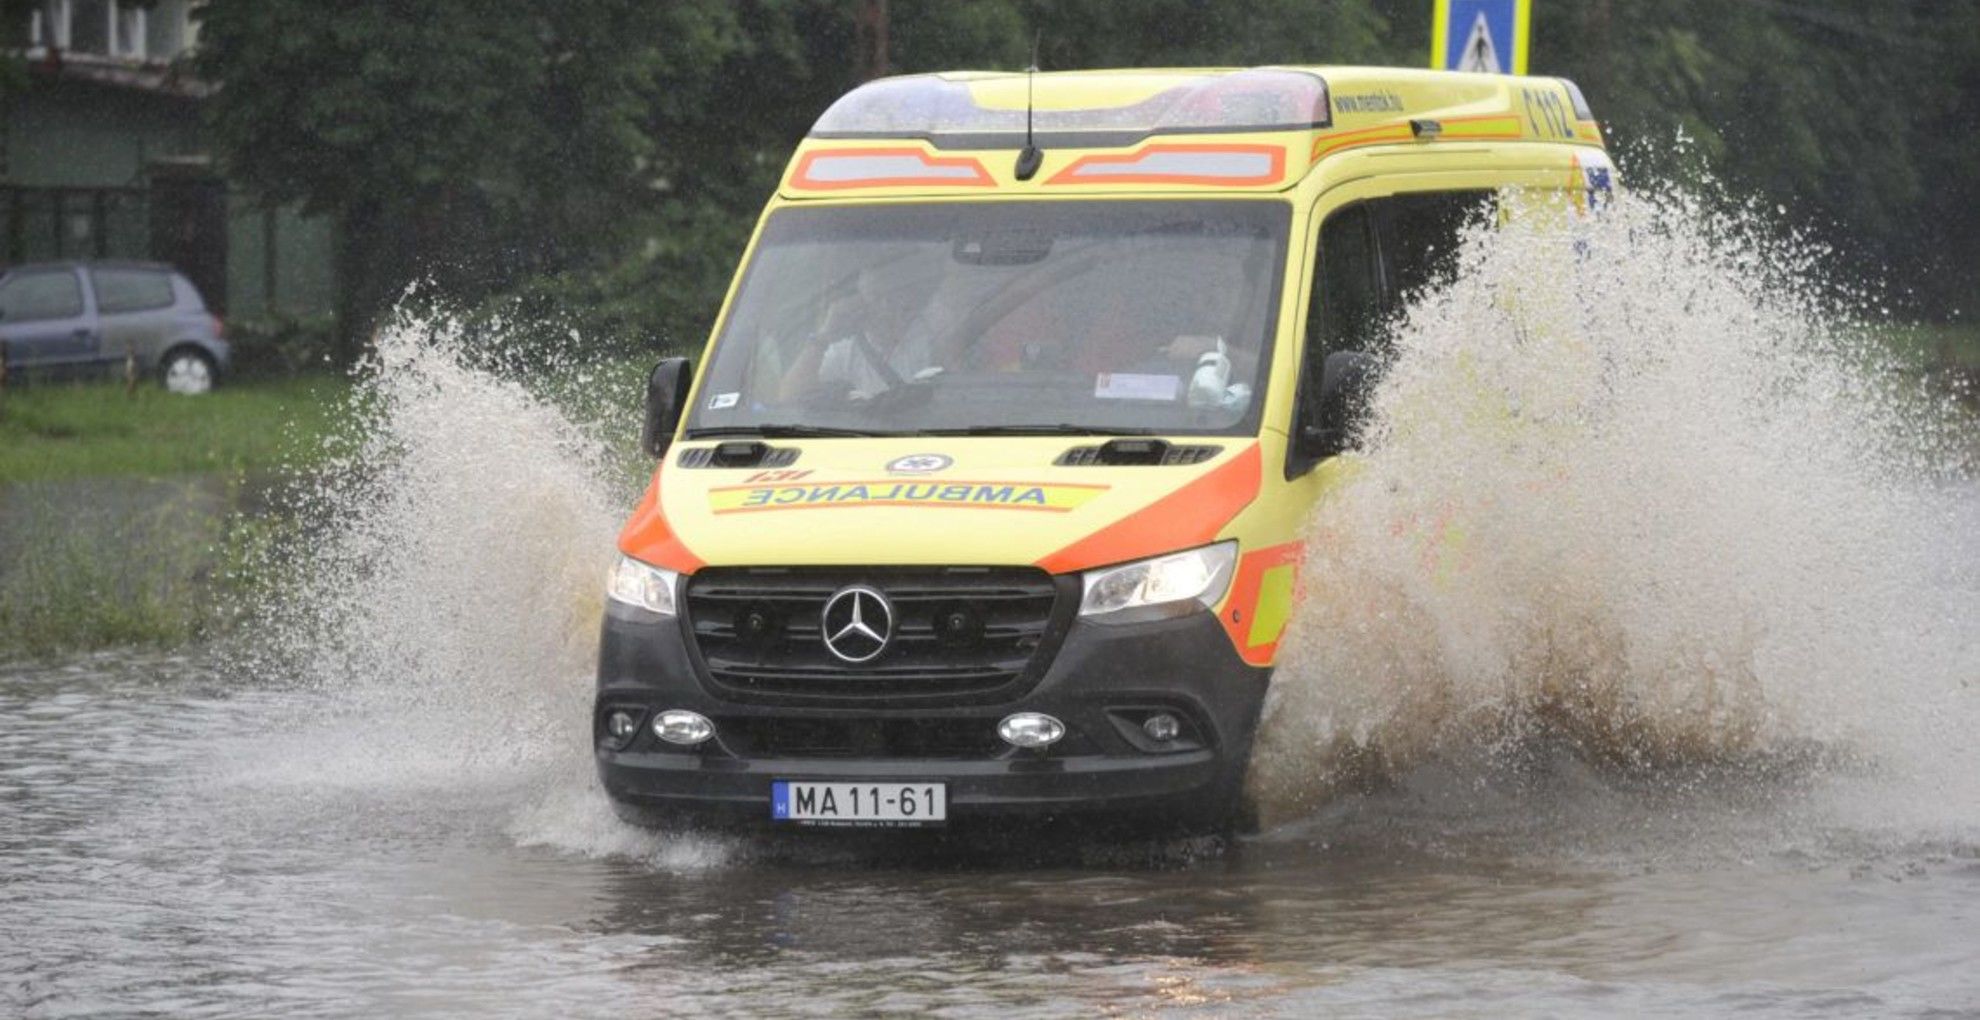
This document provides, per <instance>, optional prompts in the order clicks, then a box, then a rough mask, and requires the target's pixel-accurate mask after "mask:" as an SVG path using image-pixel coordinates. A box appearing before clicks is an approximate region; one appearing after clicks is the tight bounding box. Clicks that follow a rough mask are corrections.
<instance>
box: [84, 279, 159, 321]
mask: <svg viewBox="0 0 1980 1020" xmlns="http://www.w3.org/2000/svg"><path fill="white" fill-rule="evenodd" d="M89 278H90V280H91V281H92V282H94V283H95V284H96V310H97V311H99V312H102V313H103V314H105V315H113V314H116V313H118V312H142V311H145V310H147V309H152V308H166V307H169V306H170V305H171V304H172V278H171V277H170V276H168V275H166V274H165V273H162V272H159V271H158V270H155V269H92V270H90V271H89Z"/></svg>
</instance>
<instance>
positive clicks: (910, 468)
mask: <svg viewBox="0 0 1980 1020" xmlns="http://www.w3.org/2000/svg"><path fill="white" fill-rule="evenodd" d="M955 462H956V461H955V458H953V457H950V456H948V455H947V454H941V453H910V454H908V455H907V456H905V457H895V458H894V459H893V460H890V461H888V462H887V470H888V471H889V472H890V473H893V474H900V475H925V474H932V473H933V472H936V471H940V470H942V469H943V468H946V467H948V466H949V465H951V464H954V463H955Z"/></svg>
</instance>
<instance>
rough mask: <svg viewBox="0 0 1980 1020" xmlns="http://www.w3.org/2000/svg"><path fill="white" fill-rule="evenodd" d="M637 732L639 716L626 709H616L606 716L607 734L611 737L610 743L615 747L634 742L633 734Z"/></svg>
mask: <svg viewBox="0 0 1980 1020" xmlns="http://www.w3.org/2000/svg"><path fill="white" fill-rule="evenodd" d="M637 732H639V717H638V716H636V715H634V714H632V713H631V712H628V711H626V710H625V709H616V710H614V711H613V712H612V714H611V715H608V716H606V717H605V735H606V736H607V737H609V738H611V739H610V743H611V745H612V747H613V748H615V749H616V748H621V747H624V746H626V745H627V744H630V743H632V738H633V734H634V733H637Z"/></svg>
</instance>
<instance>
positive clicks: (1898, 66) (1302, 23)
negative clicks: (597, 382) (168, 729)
mask: <svg viewBox="0 0 1980 1020" xmlns="http://www.w3.org/2000/svg"><path fill="white" fill-rule="evenodd" d="M869 2H871V0H670V2H668V3H661V4H653V3H644V2H639V0H575V2H571V3H559V4H534V3H521V2H518V0H474V2H470V0H406V2H403V3H396V4H390V5H376V4H354V3H329V4H325V3H322V2H320V0H212V2H210V3H207V4H205V5H203V7H202V8H201V10H202V12H203V17H204V19H205V25H204V28H203V32H202V50H203V52H202V56H201V58H200V70H201V72H202V73H203V74H205V75H207V76H209V77H211V78H213V79H214V80H216V81H218V82H220V83H222V84H223V86H224V87H223V88H222V90H221V91H220V93H219V94H218V95H217V96H216V97H215V99H214V100H213V101H212V102H211V103H210V104H209V107H210V112H211V115H212V127H213V132H214V140H215V142H216V143H217V146H218V148H219V149H220V151H221V152H222V153H223V154H224V155H225V158H226V162H227V163H228V165H229V167H230V169H231V172H232V173H233V174H234V176H235V179H236V180H238V181H240V182H242V183H244V184H245V185H246V186H248V187H249V188H250V189H252V190H254V191H256V192H259V193H261V194H262V195H264V196H266V197H268V198H272V199H279V200H291V199H299V200H302V201H304V202H305V203H307V204H308V205H309V206H310V207H311V208H313V209H316V210H321V211H329V212H333V213H335V214H336V215H337V216H338V218H339V222H340V224H341V225H342V236H343V240H344V244H343V248H344V255H343V258H342V259H341V264H340V267H339V269H340V275H341V278H342V280H343V283H344V288H343V289H344V290H345V291H346V296H347V302H346V307H345V309H344V312H345V315H344V319H345V321H346V322H349V323H358V322H365V321H369V320H370V318H371V317H372V316H373V315H374V314H375V313H376V312H377V311H378V309H379V308H381V307H382V306H383V305H384V304H386V303H389V302H390V301H391V300H393V299H395V298H396V297H397V296H398V295H399V294H400V292H401V291H402V289H403V288H404V286H405V285H406V284H407V283H408V282H410V281H412V280H414V279H427V280H430V281H431V284H432V286H431V287H430V288H429V291H430V292H433V293H438V294H441V295H444V296H446V297H447V298H448V299H449V300H450V301H453V302H455V303H456V304H462V305H466V306H470V307H479V308H484V309H494V310H499V311H500V312H501V313H502V314H503V315H505V316H507V317H509V318H510V319H512V320H514V319H519V318H520V319H527V318H529V317H532V316H535V317H541V318H542V319H543V320H544V321H546V322H547V323H549V324H550V326H548V327H546V328H554V329H555V330H557V331H558V332H559V333H560V334H561V333H563V332H568V331H569V330H576V331H577V332H578V333H579V335H580V336H582V337H583V338H585V340H586V342H587V343H592V344H597V345H599V346H601V347H603V348H605V349H607V350H611V351H615V352H616V351H626V350H635V349H643V350H645V351H647V352H649V353H650V352H651V351H652V350H653V349H655V348H665V349H670V350H691V349H692V348H693V347H695V346H696V345H697V344H698V343H699V342H700V340H701V338H702V337H703V336H705V334H706V330H707V328H708V326H709V324H710V322H711V320H712V318H713V315H714V312H715V310H716V307H717V305H718V304H719V302H720V300H721V297H722V294H723V293H724V291H725V290H726V288H727V286H728V282H729V278H730V275H731V273H732V271H733V267H734V262H735V257H736V255H737V253H738V252H739V251H740V250H741V248H742V246H743V244H744V242H745V241H746V239H747V237H748V233H749V231H750V229H751V227H752V226H753V224H754V223H755V220H756V216H757V213H758V210H759V209H760V207H761V204H762V202H763V199H764V197H765V196H766V195H767V194H768V193H769V191H770V190H771V188H772V187H774V185H775V182H776V180H777V178H778V175H779V173H780V172H781V170H782V168H783V166H784V163H785V161H786V160H787V159H788V156H789V153H790V149H791V147H792V145H793V144H794V143H795V142H796V140H797V139H798V138H799V137H801V136H802V134H803V133H804V131H805V129H806V128H807V127H808V126H809V124H810V123H811V121H812V120H813V119H814V118H815V117H816V116H817V114H818V113H819V112H821V111H822V110H823V109H824V108H825V107H826V106H827V105H829V104H830V103H831V102H832V100H833V99H835V98H836V97H837V96H839V95H840V94H842V93H843V92H844V91H845V89H847V88H848V87H850V86H851V85H853V84H855V82H856V77H857V74H858V73H859V69H860V68H861V67H862V66H864V64H865V63H866V61H865V60H864V59H863V58H862V55H861V53H860V51H859V46H858V30H857V27H856V26H857V23H858V18H859V12H860V11H861V9H862V8H863V6H864V5H865V4H867V3H869ZM1430 7H1431V4H1430V2H1429V0H1216V2H1213V0H973V2H970V3H953V2H947V0H892V2H891V3H889V4H887V8H886V9H887V13H888V40H889V49H888V69H889V70H890V71H894V72H903V73H906V72H916V71H926V70H934V69H943V68H981V69H1005V70H1014V69H1017V68H1020V67H1022V66H1024V65H1025V64H1026V63H1027V62H1028V61H1029V60H1030V58H1031V51H1032V43H1033V39H1034V38H1037V39H1038V40H1039V54H1040V62H1041V64H1042V65H1043V66H1044V67H1046V68H1048V69H1049V68H1085V67H1106V66H1137V65H1139V66H1159V65H1198V64H1211V65H1217V64H1224V65H1250V64H1266V63H1391V64H1398V65H1403V66H1422V64H1423V62H1424V57H1425V55H1426V53H1427V51H1428V45H1429V37H1430V25H1429V11H1430ZM1535 7H1536V28H1535V39H1534V44H1535V45H1534V49H1535V54H1534V58H1533V69H1534V71H1535V72H1536V73H1543V74H1562V75H1565V76H1568V77H1572V78H1574V79H1576V80H1577V81H1579V82H1580V83H1581V84H1582V86H1583V87H1584V89H1585V90H1586V92H1587V93H1588V95H1589V97H1590V100H1591V102H1592V103H1593V104H1594V105H1595V108H1596V111H1597V113H1598V114H1599V115H1600V116H1601V118H1602V119H1603V121H1604V123H1605V125H1606V126H1607V127H1608V129H1609V136H1610V139H1611V142H1612V143H1613V144H1614V145H1615V146H1616V147H1617V148H1618V149H1620V150H1622V151H1623V152H1624V153H1625V154H1627V155H1629V156H1632V157H1634V158H1633V160H1632V162H1630V163H1629V164H1628V167H1627V169H1629V170H1630V171H1631V172H1635V173H1643V174H1658V175H1680V176H1682V175H1689V174H1698V173H1703V172H1708V171H1709V172H1710V173H1712V174H1713V175H1715V176H1716V177H1718V178H1719V179H1721V180H1723V181H1725V182H1727V184H1728V185H1729V187H1730V189H1731V190H1732V191H1733V192H1734V193H1735V194H1739V195H1746V196H1753V197H1755V198H1757V199H1758V200H1759V201H1760V202H1761V203H1762V204H1763V205H1764V206H1767V207H1773V206H1779V207H1780V208H1781V209H1782V210H1784V213H1783V214H1782V217H1781V218H1782V220H1783V222H1784V224H1785V225H1786V226H1789V227H1792V228H1795V229H1800V230H1803V231H1806V232H1809V233H1812V234H1814V235H1815V236H1818V237H1821V238H1824V239H1826V240H1829V241H1830V242H1831V243H1832V244H1833V245H1834V246H1835V247H1836V248H1837V249H1838V250H1839V251H1841V252H1843V253H1845V254H1846V255H1847V256H1849V257H1850V260H1851V262H1852V264H1856V265H1861V266H1864V267H1866V268H1865V275H1866V276H1887V277H1889V278H1891V280H1892V281H1893V282H1894V283H1895V284H1896V288H1897V291H1898V296H1899V297H1901V298H1903V299H1904V300H1905V301H1906V302H1908V304H1909V308H1910V310H1912V311H1914V312H1915V311H1919V310H1925V311H1931V312H1937V313H1941V314H1943V313H1946V312H1950V311H1952V310H1954V309H1955V308H1958V307H1960V306H1961V305H1962V304H1963V303H1966V302H1969V301H1970V297H1969V296H1970V294H1972V293H1973V292H1974V291H1975V290H1976V289H1980V131H1975V130H1974V128H1975V127H1976V126H1980V11H1976V9H1975V5H1974V4H1973V3H1972V2H1971V0H1952V2H1944V0H1905V2H1899V3H1891V4H1873V5H1865V4H1861V3H1858V2H1855V0H1740V2H1726V0H1669V2H1659V3H1655V4H1648V3H1628V2H1622V0H1585V2H1567V0H1536V4H1535ZM1680 135H1681V136H1682V137H1684V138H1686V139H1688V141H1687V142H1686V143H1685V144H1682V145H1678V144H1674V143H1675V142H1676V140H1677V139H1678V138H1679V137H1680Z"/></svg>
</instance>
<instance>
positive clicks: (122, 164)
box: [0, 73, 335, 318]
mask: <svg viewBox="0 0 1980 1020" xmlns="http://www.w3.org/2000/svg"><path fill="white" fill-rule="evenodd" d="M198 102H199V101H198V100H197V99H196V98H193V97H190V96H186V95H180V94H173V93H170V92H166V91H159V90H150V89H145V88H140V87H132V86H129V85H113V84H104V83H101V82H96V81H88V80H76V79H75V78H73V77H70V76H69V75H67V74H66V73H64V74H61V75H52V76H51V75H44V74H35V75H33V76H32V77H31V79H30V82H29V87H28V88H27V90H26V91H24V92H20V93H16V94H15V95H13V96H12V97H10V98H9V99H8V100H6V101H5V109H4V125H0V137H3V138H4V141H3V142H0V263H3V262H7V261H31V260H35V259H46V258H90V257H96V256H98V255H105V256H108V257H111V258H129V259H148V258H151V257H152V255H153V250H154V249H153V245H152V243H151V236H150V225H149V220H148V217H147V216H146V213H145V203H146V202H147V201H148V198H149V192H150V187H151V179H152V175H153V173H154V171H155V170H156V168H157V167H158V166H159V165H160V164H161V163H166V164H171V165H172V166H173V168H174V171H175V172H176V173H180V174H184V173H186V172H188V171H190V172H193V173H201V174H204V173H210V172H212V171H211V168H210V164H206V163H204V161H205V160H206V159H207V153H206V151H205V149H204V146H203V144H202V142H201V132H200V124H199V109H198ZM58 189H59V190H58ZM225 202H226V208H225V231H226V239H225V248H226V265H225V272H224V277H223V278H224V281H225V283H224V292H223V293H219V294H213V293H209V294H207V295H206V296H207V300H208V302H209V303H211V304H213V305H215V306H216V307H220V308H224V309H225V310H226V314H227V315H228V316H229V317H233V318H260V317H263V316H267V315H271V314H283V315H292V316H318V315H326V314H328V313H329V312H330V311H331V310H332V308H333V307H334V300H335V280H334V278H333V276H332V268H333V259H332V247H331V228H330V226H329V224H328V223H327V222H326V221H324V220H321V219H311V218H306V217H303V216H302V215H300V213H298V212H297V211H296V210H295V209H292V208H289V209H280V210H277V211H276V212H275V213H274V214H273V216H272V224H273V228H274V229H273V231H272V234H273V238H272V245H271V238H270V234H271V231H270V230H269V227H270V224H271V216H270V215H269V214H268V212H267V211H266V210H265V209H263V208H262V207H261V206H260V205H259V204H257V203H255V202H253V201H252V200H251V199H250V198H249V197H248V196H246V195H243V194H241V193H240V192H238V191H236V190H231V189H230V190H229V192H228V194H227V197H226V199H225ZM58 211H59V215H60V220H59V221H58V219H57V214H58ZM271 256H272V257H271ZM207 289H209V290H211V289H212V285H211V284H208V287H207Z"/></svg>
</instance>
